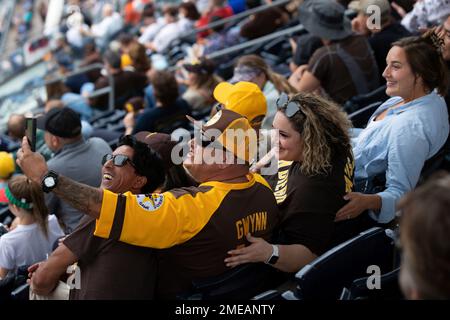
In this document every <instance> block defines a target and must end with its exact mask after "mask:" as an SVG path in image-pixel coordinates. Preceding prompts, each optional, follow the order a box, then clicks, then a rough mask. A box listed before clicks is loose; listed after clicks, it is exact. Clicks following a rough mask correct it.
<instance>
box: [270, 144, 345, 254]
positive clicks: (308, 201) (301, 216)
mask: <svg viewBox="0 0 450 320" xmlns="http://www.w3.org/2000/svg"><path fill="white" fill-rule="evenodd" d="M353 171H354V160H353V156H352V155H345V154H343V153H335V154H334V156H333V157H332V162H331V170H330V172H329V174H321V175H315V176H306V175H304V174H303V173H302V171H301V163H299V162H297V161H294V162H293V161H279V163H278V173H277V174H275V175H271V176H265V178H266V179H267V181H268V182H269V184H270V185H271V187H272V189H273V192H274V195H275V198H276V200H277V204H278V207H279V208H280V212H281V222H280V227H279V229H280V234H279V235H278V238H277V240H278V242H279V243H282V244H302V245H304V246H306V247H307V248H308V249H310V250H311V251H312V252H313V253H315V254H317V255H320V254H322V253H323V252H324V251H326V250H327V249H328V246H329V243H330V240H331V237H332V234H333V230H334V219H335V217H336V212H337V211H338V210H339V209H340V208H342V206H344V205H345V204H346V201H345V200H344V199H343V197H344V195H346V194H347V193H348V192H351V191H353Z"/></svg>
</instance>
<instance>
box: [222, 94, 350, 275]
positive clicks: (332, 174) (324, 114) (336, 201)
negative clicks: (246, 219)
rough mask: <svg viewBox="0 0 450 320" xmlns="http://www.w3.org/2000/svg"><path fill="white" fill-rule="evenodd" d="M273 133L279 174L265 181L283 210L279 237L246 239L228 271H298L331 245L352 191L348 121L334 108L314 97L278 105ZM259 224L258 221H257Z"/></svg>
mask: <svg viewBox="0 0 450 320" xmlns="http://www.w3.org/2000/svg"><path fill="white" fill-rule="evenodd" d="M277 108H278V111H277V113H276V114H275V118H274V121H273V128H274V129H276V130H278V132H279V143H278V149H279V159H280V160H281V161H280V162H279V164H278V172H277V173H276V174H275V175H271V176H265V178H266V180H267V181H268V182H269V184H270V186H271V187H272V190H273V192H274V195H275V198H276V200H277V204H278V208H279V209H280V211H281V223H280V225H279V233H278V234H276V235H275V238H274V239H273V240H274V241H273V243H276V244H277V245H275V244H270V243H268V242H266V241H265V240H263V239H261V238H255V237H253V236H251V235H247V240H248V241H249V242H250V243H251V245H250V246H248V247H245V248H243V249H237V250H232V251H230V252H229V254H230V255H231V256H230V257H228V258H226V259H225V262H226V264H227V265H228V266H236V265H239V264H242V263H247V262H265V263H268V264H270V265H273V266H274V267H275V268H277V269H280V270H282V271H285V272H296V271H298V270H299V269H300V268H301V267H303V266H304V265H306V264H307V263H309V262H310V261H312V260H313V259H314V258H316V257H317V256H319V255H320V254H322V253H323V252H325V251H326V250H327V249H328V248H329V246H330V243H331V238H332V235H333V230H334V219H335V215H336V212H337V211H338V209H339V208H340V207H342V206H343V205H344V204H345V203H346V202H345V200H344V199H343V196H344V195H345V194H346V193H347V192H350V191H352V187H353V184H352V179H353V167H354V164H353V156H352V154H351V146H350V138H349V136H348V130H349V128H350V122H349V120H348V118H347V116H346V114H345V113H344V112H342V110H341V109H340V108H339V107H338V106H337V105H335V104H334V103H332V102H330V101H327V100H325V99H323V98H320V97H317V96H315V95H312V94H304V93H301V94H297V95H295V96H293V97H292V98H290V99H289V98H288V96H287V95H286V94H282V95H281V96H280V98H279V99H278V101H277ZM255 221H256V220H255Z"/></svg>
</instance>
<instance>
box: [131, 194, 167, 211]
mask: <svg viewBox="0 0 450 320" xmlns="http://www.w3.org/2000/svg"><path fill="white" fill-rule="evenodd" d="M136 200H137V202H138V203H139V205H140V206H141V207H142V208H143V209H144V210H147V211H155V210H157V209H158V208H159V207H161V206H162V204H163V202H164V196H163V195H162V194H149V195H145V194H139V195H137V196H136Z"/></svg>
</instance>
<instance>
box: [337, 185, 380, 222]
mask: <svg viewBox="0 0 450 320" xmlns="http://www.w3.org/2000/svg"><path fill="white" fill-rule="evenodd" d="M372 196H373V195H369V194H363V193H360V192H350V193H347V194H346V195H345V196H344V199H345V200H349V202H348V203H347V204H346V205H345V206H343V207H342V208H341V209H340V210H339V211H338V212H337V213H336V219H335V220H334V221H336V222H337V221H342V220H348V219H354V218H356V217H357V216H359V215H360V214H361V213H363V212H364V210H367V209H372V208H371V205H370V203H371V201H370V200H371V197H372ZM377 197H378V196H377Z"/></svg>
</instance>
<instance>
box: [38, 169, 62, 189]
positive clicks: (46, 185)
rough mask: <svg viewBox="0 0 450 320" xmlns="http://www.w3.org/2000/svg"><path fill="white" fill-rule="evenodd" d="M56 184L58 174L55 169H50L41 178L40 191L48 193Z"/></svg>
mask: <svg viewBox="0 0 450 320" xmlns="http://www.w3.org/2000/svg"><path fill="white" fill-rule="evenodd" d="M57 184H58V174H57V173H56V172H55V171H52V170H50V171H49V172H47V173H46V174H45V176H44V178H42V181H41V186H42V191H44V192H45V193H49V192H50V191H52V190H53V189H54V188H55V187H56V185H57Z"/></svg>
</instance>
